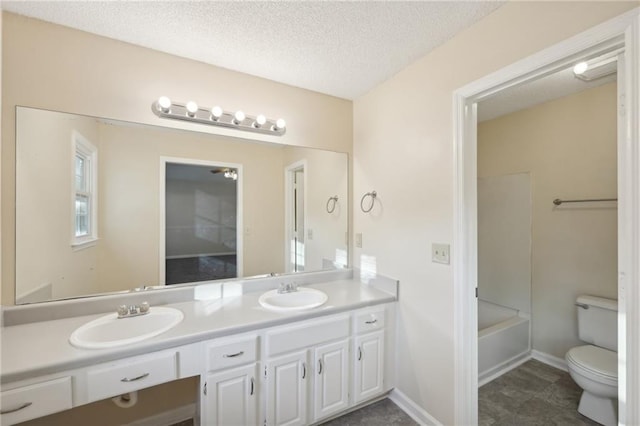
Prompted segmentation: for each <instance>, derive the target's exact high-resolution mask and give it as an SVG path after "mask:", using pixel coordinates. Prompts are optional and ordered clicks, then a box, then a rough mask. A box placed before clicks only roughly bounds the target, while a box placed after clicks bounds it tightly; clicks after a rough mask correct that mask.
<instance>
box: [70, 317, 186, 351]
mask: <svg viewBox="0 0 640 426" xmlns="http://www.w3.org/2000/svg"><path fill="white" fill-rule="evenodd" d="M183 318H184V314H183V313H182V311H180V310H179V309H175V308H167V307H162V306H157V307H152V308H151V309H149V313H148V314H146V315H140V316H137V317H130V318H120V319H118V314H116V313H113V314H109V315H105V316H103V317H100V318H98V319H95V320H93V321H91V322H88V323H86V324H85V325H83V326H81V327H78V328H77V329H76V330H75V331H74V332H73V333H72V334H71V337H70V338H69V343H71V344H72V345H73V346H76V347H78V348H84V349H102V348H113V347H115V346H122V345H127V344H129V343H135V342H140V341H142V340H145V339H149V338H151V337H154V336H157V335H158V334H161V333H164V332H165V331H167V330H169V329H170V328H172V327H175V326H176V325H177V324H178V323H179V322H180V321H182V319H183Z"/></svg>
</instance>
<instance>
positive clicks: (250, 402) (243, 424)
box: [203, 363, 258, 426]
mask: <svg viewBox="0 0 640 426" xmlns="http://www.w3.org/2000/svg"><path fill="white" fill-rule="evenodd" d="M257 370H258V366H257V364H256V363H253V364H250V365H247V366H245V367H240V368H234V369H231V370H224V371H221V372H219V373H215V374H209V375H208V376H207V382H206V385H205V391H204V392H205V396H204V404H205V408H204V412H205V419H204V422H203V424H205V425H207V426H249V425H256V424H257V411H256V410H257V403H258V397H257V392H258V380H257V378H258V376H257V372H258V371H257Z"/></svg>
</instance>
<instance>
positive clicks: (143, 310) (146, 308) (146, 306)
mask: <svg viewBox="0 0 640 426" xmlns="http://www.w3.org/2000/svg"><path fill="white" fill-rule="evenodd" d="M147 312H149V302H142V303H141V304H140V313H141V314H146V313H147Z"/></svg>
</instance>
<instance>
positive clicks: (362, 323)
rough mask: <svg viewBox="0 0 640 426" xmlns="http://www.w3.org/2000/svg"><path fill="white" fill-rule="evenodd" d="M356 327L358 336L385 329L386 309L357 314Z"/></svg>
mask: <svg viewBox="0 0 640 426" xmlns="http://www.w3.org/2000/svg"><path fill="white" fill-rule="evenodd" d="M354 322H355V324H354V327H353V329H354V330H355V332H356V334H360V333H366V332H369V331H374V330H380V329H383V328H384V308H381V309H368V310H366V311H360V312H356V313H355V315H354Z"/></svg>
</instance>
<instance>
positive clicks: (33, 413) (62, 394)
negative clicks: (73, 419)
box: [0, 377, 72, 425]
mask: <svg viewBox="0 0 640 426" xmlns="http://www.w3.org/2000/svg"><path fill="white" fill-rule="evenodd" d="M0 405H1V409H0V424H2V425H13V424H16V423H21V422H24V421H27V420H31V419H35V418H37V417H42V416H46V415H48V414H53V413H57V412H59V411H64V410H67V409H69V408H71V407H72V394H71V377H61V378H58V379H53V380H46V381H42V382H37V383H33V384H30V385H25V386H20V387H17V388H14V389H10V390H6V391H2V393H1V394H0Z"/></svg>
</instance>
